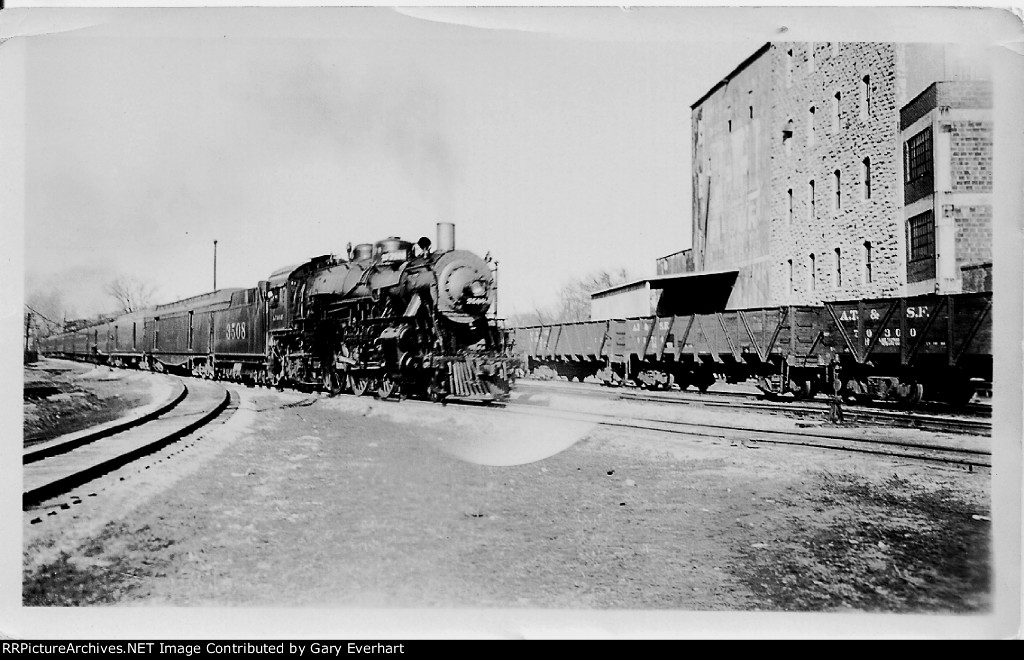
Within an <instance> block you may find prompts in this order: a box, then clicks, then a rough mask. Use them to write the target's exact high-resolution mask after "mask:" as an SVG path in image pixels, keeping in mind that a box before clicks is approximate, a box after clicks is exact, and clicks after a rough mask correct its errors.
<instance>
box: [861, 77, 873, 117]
mask: <svg viewBox="0 0 1024 660" xmlns="http://www.w3.org/2000/svg"><path fill="white" fill-rule="evenodd" d="M870 116H871V76H864V77H863V78H862V79H861V81H860V118H861V119H867V118H869V117H870Z"/></svg>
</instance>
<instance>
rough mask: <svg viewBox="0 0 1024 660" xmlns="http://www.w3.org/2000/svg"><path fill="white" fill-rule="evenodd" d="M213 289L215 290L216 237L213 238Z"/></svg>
mask: <svg viewBox="0 0 1024 660" xmlns="http://www.w3.org/2000/svg"><path fill="white" fill-rule="evenodd" d="M213 290H214V291H216V290H217V239H213Z"/></svg>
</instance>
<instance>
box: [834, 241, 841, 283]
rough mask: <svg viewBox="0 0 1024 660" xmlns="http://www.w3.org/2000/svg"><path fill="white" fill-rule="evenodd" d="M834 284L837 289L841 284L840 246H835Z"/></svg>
mask: <svg viewBox="0 0 1024 660" xmlns="http://www.w3.org/2000/svg"><path fill="white" fill-rule="evenodd" d="M835 266H836V270H835V278H834V279H835V286H836V288H837V289H838V288H839V287H841V286H843V251H842V250H841V249H840V248H836V262H835Z"/></svg>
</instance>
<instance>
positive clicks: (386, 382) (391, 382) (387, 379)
mask: <svg viewBox="0 0 1024 660" xmlns="http://www.w3.org/2000/svg"><path fill="white" fill-rule="evenodd" d="M398 390H399V387H398V381H396V380H395V379H394V378H392V377H391V376H382V377H381V379H380V385H379V386H378V388H377V396H379V397H380V398H382V399H390V398H391V397H393V396H395V395H397V394H398Z"/></svg>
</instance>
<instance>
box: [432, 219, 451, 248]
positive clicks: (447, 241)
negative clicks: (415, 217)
mask: <svg viewBox="0 0 1024 660" xmlns="http://www.w3.org/2000/svg"><path fill="white" fill-rule="evenodd" d="M454 249H455V224H454V223H452V222H439V223H437V245H436V246H434V250H435V251H436V252H438V253H441V252H451V251H452V250H454Z"/></svg>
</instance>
